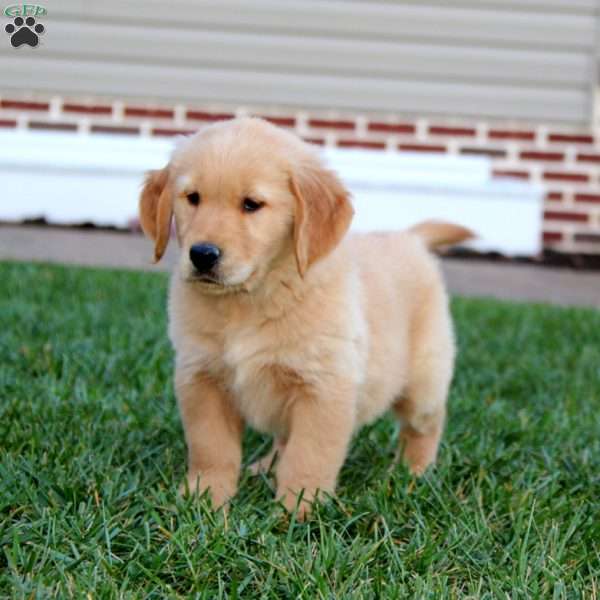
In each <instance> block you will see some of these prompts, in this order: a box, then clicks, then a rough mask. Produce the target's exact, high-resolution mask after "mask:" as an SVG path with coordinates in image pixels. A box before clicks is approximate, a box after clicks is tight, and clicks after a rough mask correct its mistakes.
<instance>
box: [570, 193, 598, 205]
mask: <svg viewBox="0 0 600 600" xmlns="http://www.w3.org/2000/svg"><path fill="white" fill-rule="evenodd" d="M575 202H591V203H594V204H597V203H600V194H575Z"/></svg>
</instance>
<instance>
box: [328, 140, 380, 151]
mask: <svg viewBox="0 0 600 600" xmlns="http://www.w3.org/2000/svg"><path fill="white" fill-rule="evenodd" d="M337 145H338V146H339V147H340V148H365V149H367V150H384V149H385V144H384V143H383V142H367V141H364V140H339V141H338V143H337Z"/></svg>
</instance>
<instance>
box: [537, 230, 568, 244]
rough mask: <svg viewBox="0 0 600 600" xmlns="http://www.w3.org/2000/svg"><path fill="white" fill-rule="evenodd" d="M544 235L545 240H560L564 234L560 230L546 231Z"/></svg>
mask: <svg viewBox="0 0 600 600" xmlns="http://www.w3.org/2000/svg"><path fill="white" fill-rule="evenodd" d="M542 235H543V240H544V242H560V241H562V239H563V234H562V233H560V232H559V231H544V233H543V234H542Z"/></svg>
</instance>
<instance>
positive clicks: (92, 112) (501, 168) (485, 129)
mask: <svg viewBox="0 0 600 600" xmlns="http://www.w3.org/2000/svg"><path fill="white" fill-rule="evenodd" d="M240 114H255V115H260V116H264V117H267V118H269V119H271V120H272V121H273V122H274V123H276V124H278V125H280V126H283V127H287V128H290V129H292V130H294V131H295V132H297V133H298V134H299V135H300V136H302V137H303V138H304V139H306V140H308V141H310V142H313V143H316V144H321V145H328V146H337V147H345V148H366V149H371V150H373V151H380V152H381V151H389V152H415V151H416V152H431V153H436V154H449V155H484V156H488V157H490V158H491V159H492V161H493V163H494V173H495V175H496V177H499V178H516V179H518V180H520V181H527V182H531V183H532V184H535V185H539V186H542V187H543V189H544V190H545V196H546V200H545V208H544V228H543V229H544V231H543V243H544V246H545V247H546V248H552V249H555V250H558V251H562V252H568V253H590V254H600V128H594V127H591V126H590V127H583V126H567V125H564V124H562V125H556V126H552V125H547V124H540V123H535V122H530V123H527V122H518V123H517V122H515V121H506V120H500V119H495V120H490V119H481V118H480V119H475V118H471V119H466V118H465V119H447V118H441V117H440V118H437V117H404V118H403V117H401V116H399V115H393V114H389V113H375V112H370V113H366V112H360V113H359V112H356V111H336V112H331V111H328V112H324V111H317V110H310V111H306V110H295V109H293V108H290V109H283V108H279V109H277V110H275V109H272V108H271V109H269V107H266V106H264V107H259V106H252V107H250V106H247V107H240V106H236V105H231V104H218V105H217V104H212V105H209V104H191V103H190V104H173V103H167V102H163V103H161V104H143V103H133V102H129V101H127V100H124V99H115V98H112V99H111V98H96V99H92V98H89V97H81V96H79V97H74V96H69V97H67V96H64V97H63V96H58V95H55V96H50V95H43V94H22V93H21V94H18V93H13V94H11V95H3V96H1V97H0V127H2V128H10V129H32V130H39V131H67V132H72V133H73V134H74V135H75V134H82V135H86V134H89V135H94V134H96V133H104V134H106V133H112V134H114V135H135V136H162V137H170V136H174V135H177V134H187V133H191V132H193V131H196V130H197V129H198V128H200V127H202V126H205V125H206V124H207V123H210V122H212V121H215V120H219V119H224V118H229V117H233V116H235V115H240ZM456 219H457V220H460V215H458V214H457V215H456ZM510 219H511V215H510V214H507V215H506V220H507V223H510Z"/></svg>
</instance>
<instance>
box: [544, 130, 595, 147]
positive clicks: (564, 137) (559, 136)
mask: <svg viewBox="0 0 600 600" xmlns="http://www.w3.org/2000/svg"><path fill="white" fill-rule="evenodd" d="M548 141H549V142H557V143H563V144H565V143H566V144H593V143H594V136H593V135H582V134H570V133H551V134H550V135H548Z"/></svg>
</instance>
